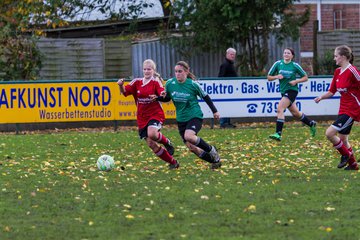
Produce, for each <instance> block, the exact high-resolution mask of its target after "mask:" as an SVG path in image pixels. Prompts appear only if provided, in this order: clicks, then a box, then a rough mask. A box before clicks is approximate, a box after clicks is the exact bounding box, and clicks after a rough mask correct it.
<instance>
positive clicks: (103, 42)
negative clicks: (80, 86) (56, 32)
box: [37, 38, 132, 80]
mask: <svg viewBox="0 0 360 240" xmlns="http://www.w3.org/2000/svg"><path fill="white" fill-rule="evenodd" d="M37 46H38V47H39V48H40V51H41V53H42V55H43V61H42V65H43V66H42V69H41V71H40V79H46V80H58V79H62V80H82V79H108V78H117V77H119V76H129V75H131V72H132V66H131V43H130V42H129V41H120V40H107V39H102V38H89V39H49V38H47V39H41V40H39V41H38V43H37Z"/></svg>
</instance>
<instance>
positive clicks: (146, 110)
mask: <svg viewBox="0 0 360 240" xmlns="http://www.w3.org/2000/svg"><path fill="white" fill-rule="evenodd" d="M143 82H144V79H143V78H135V79H133V80H132V81H131V82H130V83H129V84H128V85H126V86H125V93H124V95H125V96H128V95H133V97H134V100H135V103H136V106H137V116H136V117H137V124H138V127H139V129H142V128H144V127H145V126H146V125H147V123H148V122H149V121H150V120H151V119H154V120H158V121H160V122H161V123H163V122H164V120H165V115H164V110H163V109H162V106H161V103H160V102H158V101H152V100H151V99H150V97H149V95H157V96H159V95H160V93H161V92H162V91H164V87H163V85H162V83H161V81H160V80H159V79H155V78H152V79H150V80H149V81H148V82H147V83H146V84H143Z"/></svg>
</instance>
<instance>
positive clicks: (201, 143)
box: [195, 137, 211, 160]
mask: <svg viewBox="0 0 360 240" xmlns="http://www.w3.org/2000/svg"><path fill="white" fill-rule="evenodd" d="M195 146H197V147H199V148H201V149H202V150H204V151H205V152H207V153H208V152H210V151H211V145H209V144H208V143H206V142H205V141H204V140H203V139H202V138H201V137H198V139H197V141H196V144H195ZM204 160H205V159H204Z"/></svg>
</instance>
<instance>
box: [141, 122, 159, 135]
mask: <svg viewBox="0 0 360 240" xmlns="http://www.w3.org/2000/svg"><path fill="white" fill-rule="evenodd" d="M148 127H154V128H157V130H158V131H160V129H161V128H162V123H161V122H160V121H158V120H154V119H152V120H150V121H149V122H148V123H147V125H146V127H144V128H142V129H139V137H140V139H145V138H147V137H148V134H147V129H148Z"/></svg>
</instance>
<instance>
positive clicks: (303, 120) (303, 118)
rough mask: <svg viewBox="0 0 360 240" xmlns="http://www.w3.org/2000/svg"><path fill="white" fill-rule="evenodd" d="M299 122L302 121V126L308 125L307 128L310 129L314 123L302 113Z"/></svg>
mask: <svg viewBox="0 0 360 240" xmlns="http://www.w3.org/2000/svg"><path fill="white" fill-rule="evenodd" d="M300 121H302V122H303V123H304V124H306V125H308V126H309V127H311V126H312V125H313V123H314V121H311V120H310V119H309V118H308V117H307V116H306V115H305V114H304V113H303V114H302V116H301V118H300Z"/></svg>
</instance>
